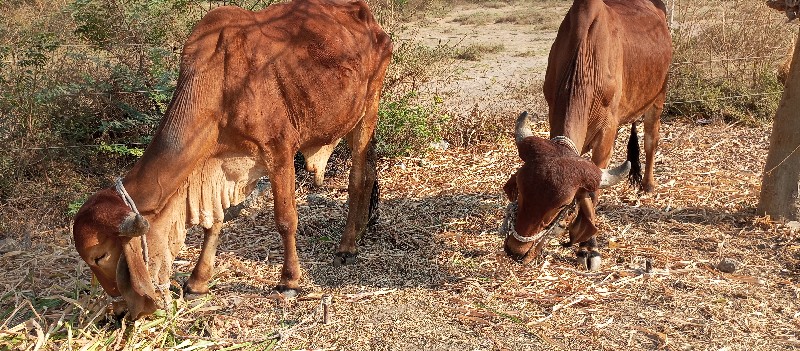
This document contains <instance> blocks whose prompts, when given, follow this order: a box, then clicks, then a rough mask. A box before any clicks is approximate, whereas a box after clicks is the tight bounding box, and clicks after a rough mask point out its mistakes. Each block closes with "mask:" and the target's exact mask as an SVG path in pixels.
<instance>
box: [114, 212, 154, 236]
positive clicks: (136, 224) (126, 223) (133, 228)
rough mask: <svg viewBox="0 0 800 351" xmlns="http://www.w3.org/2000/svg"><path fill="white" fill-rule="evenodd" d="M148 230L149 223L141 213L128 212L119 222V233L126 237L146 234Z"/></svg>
mask: <svg viewBox="0 0 800 351" xmlns="http://www.w3.org/2000/svg"><path fill="white" fill-rule="evenodd" d="M149 230H150V223H148V222H147V220H146V219H144V217H142V215H138V214H136V213H133V212H129V213H128V215H127V216H126V217H125V219H123V220H122V223H120V224H119V235H122V236H127V237H137V236H142V235H145V234H147V232H148V231H149Z"/></svg>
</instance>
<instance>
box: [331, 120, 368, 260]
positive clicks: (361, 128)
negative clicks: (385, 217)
mask: <svg viewBox="0 0 800 351" xmlns="http://www.w3.org/2000/svg"><path fill="white" fill-rule="evenodd" d="M375 122H376V120H375V119H374V118H369V119H368V118H367V117H366V116H365V117H364V118H362V119H361V121H360V122H359V123H358V124H357V125H356V127H355V128H354V129H353V131H351V132H350V134H349V135H348V136H347V141H348V144H349V145H350V149H351V150H352V154H353V156H352V157H353V166H352V168H350V184H349V186H348V188H347V194H348V211H347V224H346V225H345V229H344V233H343V234H342V240H341V242H340V243H339V248H338V250H337V251H336V257H334V260H333V264H334V265H335V266H341V265H345V264H354V263H356V262H357V255H358V249H357V247H356V241H357V240H358V239H359V238H360V237H361V236H362V235H363V234H364V232H365V231H366V230H367V222H368V221H369V217H370V214H369V212H370V209H371V207H373V206H372V205H371V203H376V201H370V200H371V197H372V195H373V194H375V195H376V196H377V191H376V190H377V189H376V187H377V180H376V178H377V177H376V170H375V166H376V163H377V154H376V152H375V143H374V141H373V135H374V131H375Z"/></svg>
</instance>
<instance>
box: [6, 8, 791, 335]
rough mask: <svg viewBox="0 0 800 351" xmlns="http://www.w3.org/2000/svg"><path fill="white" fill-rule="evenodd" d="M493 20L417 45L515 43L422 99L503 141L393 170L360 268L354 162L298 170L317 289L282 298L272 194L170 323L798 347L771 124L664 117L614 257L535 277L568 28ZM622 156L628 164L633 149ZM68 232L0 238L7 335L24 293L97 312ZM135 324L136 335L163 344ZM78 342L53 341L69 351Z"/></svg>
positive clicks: (180, 274)
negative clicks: (763, 203) (433, 99)
mask: <svg viewBox="0 0 800 351" xmlns="http://www.w3.org/2000/svg"><path fill="white" fill-rule="evenodd" d="M556 4H558V3H556ZM543 6H545V5H543ZM566 9H567V5H563V6H561V7H559V6H549V7H547V9H546V10H547V11H552V12H553V13H561V14H563V13H564V12H565V11H566ZM490 10H494V11H499V12H504V13H505V12H508V13H519V12H523V9H522V8H515V7H512V6H500V7H498V8H493V9H479V8H477V7H470V6H469V5H463V6H460V7H457V8H456V9H455V10H454V12H449V13H446V14H443V15H442V16H443V17H441V18H428V19H426V20H420V21H419V22H417V23H416V25H414V26H410V27H409V28H407V29H405V30H404V32H403V35H408V37H415V38H419V39H421V40H423V41H425V42H426V43H429V44H430V45H436V43H437V42H438V40H439V39H440V38H443V39H442V40H452V41H461V43H462V44H461V45H468V44H471V43H475V42H486V43H491V42H495V41H501V42H502V43H503V45H504V49H503V50H502V51H500V52H498V53H494V54H489V55H487V56H486V57H485V58H484V59H482V60H480V61H477V62H472V61H463V62H460V67H461V68H460V71H458V72H453V73H454V74H453V76H452V77H450V79H443V80H440V81H437V82H434V83H431V84H430V85H427V86H426V87H425V88H426V89H428V90H427V92H428V93H432V94H439V95H441V96H444V97H445V101H446V103H447V104H448V106H447V108H448V109H449V110H450V111H452V113H454V114H457V113H468V111H467V110H462V108H466V107H472V106H475V105H479V106H480V108H481V109H483V110H484V111H494V113H497V114H499V115H503V116H505V115H507V123H508V126H507V129H508V131H509V133H508V136H507V138H505V139H503V140H502V141H501V142H498V143H482V144H478V145H474V146H471V147H468V148H449V149H446V150H433V151H431V152H430V153H429V154H427V155H426V156H424V157H421V158H398V159H391V160H382V161H381V162H380V164H379V179H380V184H381V193H382V199H381V200H382V202H381V205H380V211H381V212H380V220H379V222H378V224H377V225H376V226H375V227H374V228H373V229H372V230H371V231H370V232H369V233H368V234H367V235H366V236H365V237H364V238H363V240H362V241H361V243H360V250H361V254H360V256H359V257H360V262H359V264H358V265H354V266H345V267H340V268H335V267H333V266H332V265H331V264H330V262H331V261H332V254H333V252H334V251H335V248H336V243H337V242H338V238H339V235H340V233H341V231H342V229H343V227H344V222H345V213H346V201H347V193H346V183H347V171H346V168H345V167H344V165H341V164H334V165H332V166H331V171H330V176H331V177H330V178H329V179H327V180H326V183H325V186H323V187H321V188H313V187H312V186H311V185H310V184H311V177H310V176H309V175H308V174H304V173H301V176H300V177H299V178H298V181H299V183H298V184H299V186H298V193H297V196H298V205H299V212H300V230H299V233H298V248H299V254H300V259H301V265H302V267H303V269H304V276H303V280H302V288H303V289H304V295H303V296H301V297H300V298H298V299H291V300H283V299H279V298H276V297H275V295H273V294H272V293H271V288H272V287H273V286H274V285H275V284H276V282H277V279H278V275H279V271H280V267H281V262H282V256H281V255H282V252H281V251H282V250H281V244H280V238H279V236H278V235H277V234H276V230H275V228H274V224H273V222H272V214H271V213H272V212H271V210H272V207H271V204H270V203H269V202H270V201H269V199H266V200H264V201H263V204H261V205H258V206H255V207H254V208H250V209H245V210H244V211H243V213H242V216H241V217H239V218H238V219H235V220H233V221H231V222H228V223H227V224H226V227H225V233H224V236H223V239H222V244H221V245H220V248H219V254H218V268H217V270H216V274H215V276H214V278H213V286H212V292H211V294H210V296H209V297H207V298H204V299H199V300H194V301H191V302H185V301H182V300H178V301H176V305H175V306H177V308H178V309H179V310H180V311H182V312H181V313H178V314H176V315H177V317H175V318H173V319H171V320H170V321H169V322H170V323H173V324H174V326H175V330H178V331H179V332H178V333H177V335H178V336H182V337H185V338H186V339H187V340H193V341H197V340H212V341H214V342H216V345H217V346H216V347H214V348H215V349H219V348H220V347H224V346H226V345H228V346H230V345H238V344H240V343H243V342H250V343H251V346H249V348H248V349H266V348H269V347H274V348H276V349H280V350H579V349H580V350H620V349H623V348H625V349H629V350H644V349H669V350H778V349H798V348H800V302H799V301H800V234H798V232H797V226H796V225H795V224H796V223H788V224H782V223H775V222H772V221H770V220H769V219H768V218H760V217H756V216H755V215H754V213H755V205H756V203H757V196H758V192H759V183H760V179H761V172H762V170H763V166H764V160H765V158H766V150H767V147H768V142H769V129H768V128H767V127H741V126H736V125H722V124H710V125H696V124H693V123H690V122H686V121H677V120H676V121H665V123H664V125H663V127H662V141H661V148H660V149H659V153H658V155H657V159H656V179H657V181H658V182H659V184H660V186H659V188H658V189H657V191H656V192H655V193H653V194H647V195H640V194H637V193H636V192H635V191H634V190H633V189H631V188H628V187H627V186H626V185H624V184H623V185H618V186H616V187H614V188H613V189H610V190H609V191H607V192H605V193H603V195H602V197H601V205H600V206H599V209H598V216H599V224H598V226H599V227H600V228H601V230H602V235H601V236H600V238H599V243H600V246H601V248H602V253H603V255H604V256H603V258H604V261H603V266H602V269H601V270H600V271H598V272H593V273H587V272H585V271H583V270H580V269H578V268H577V267H576V265H575V260H574V254H573V252H572V250H570V249H563V248H561V247H560V245H558V243H559V242H560V241H564V240H565V238H552V240H550V244H549V245H548V246H547V247H546V250H545V255H544V256H543V257H542V258H541V259H538V260H536V261H535V262H534V263H532V264H530V265H526V266H522V265H519V264H516V263H514V262H511V261H510V260H509V259H508V258H507V257H506V256H505V255H504V254H503V253H502V250H501V248H502V242H503V237H502V236H501V235H500V234H499V233H498V227H499V225H500V222H501V220H502V217H503V210H504V208H505V206H506V204H507V200H506V199H505V198H504V196H503V195H502V191H501V187H502V185H503V184H504V182H505V181H506V180H507V177H508V176H509V175H510V174H511V173H513V172H514V170H515V169H516V167H518V166H519V165H520V162H519V159H518V156H517V155H516V150H515V149H514V145H513V143H512V135H511V133H510V131H511V125H512V124H513V120H514V118H515V117H516V114H517V113H518V112H519V111H520V110H521V109H537V108H538V109H539V110H537V111H533V112H535V114H536V115H537V116H538V120H537V122H536V123H535V126H534V127H535V131H536V132H539V133H542V134H541V135H546V133H547V127H546V124H545V122H544V119H543V118H544V115H545V114H544V112H545V111H541V108H542V106H543V105H542V103H541V99H542V98H541V96H540V95H539V96H536V95H530V96H526V95H525V94H519V93H517V92H520V91H527V92H535V91H536V90H535V89H531V88H530V87H531V86H532V85H534V84H536V82H537V81H538V80H541V79H542V78H543V75H544V68H545V67H546V54H547V51H548V50H549V45H550V43H551V42H552V39H553V38H554V33H555V28H554V27H553V25H552V24H548V23H544V24H541V23H540V22H536V23H534V24H502V25H501V24H495V23H485V24H464V23H461V22H454V21H453V20H454V19H456V18H461V17H463V16H467V15H470V14H472V13H474V12H480V11H490ZM525 11H527V10H525ZM543 11H544V10H543ZM493 13H494V12H493ZM485 16H488V15H482V16H478V17H485ZM491 16H499V15H496V14H493V15H491ZM558 16H559V17H560V16H561V15H560V14H559V15H558ZM556 25H557V23H556ZM401 37H402V36H401ZM538 94H541V93H540V92H539V93H538ZM504 96H508V97H509V98H504ZM622 134H623V135H626V134H627V130H624V132H623V133H622ZM618 144H619V145H618V150H617V151H616V152H615V155H616V156H615V158H616V159H620V158H621V157H622V156H621V155H622V154H623V152H622V149H621V148H622V144H624V142H622V141H621V140H620V141H618ZM70 236H71V235H70V233H69V229H68V228H58V229H54V230H52V231H50V232H43V233H37V235H33V236H32V238H31V240H30V241H26V242H14V241H7V242H3V243H0V265H1V266H3V267H4V269H9V267H11V268H10V269H11V270H14V271H16V272H18V273H19V274H14V275H10V274H3V275H2V281H0V285H1V286H3V287H5V288H8V289H9V290H8V291H9V293H3V301H2V303H3V306H8V305H9V304H10V305H12V306H13V305H15V303H16V304H17V305H18V306H21V307H20V310H19V311H20V312H19V313H18V314H17V316H16V317H15V316H12V318H10V319H9V320H7V321H0V323H5V324H4V325H0V330H2V328H10V327H12V326H14V325H15V324H17V323H21V322H24V321H25V320H26V318H33V317H36V316H33V315H32V314H31V313H25V306H23V304H22V303H21V302H20V301H24V300H25V299H24V297H25V296H34V297H35V298H34V299H29V300H36V301H37V302H39V303H42V304H45V305H46V303H48V301H54V302H53V304H54V306H63V302H64V301H67V302H68V303H69V306H70V307H69V310H70V311H73V312H71V313H81V315H82V316H84V317H82V318H84V319H86V320H88V319H90V318H91V317H92V316H93V315H95V314H96V313H98V312H96V311H100V310H102V308H98V306H103V305H104V304H105V303H106V299H105V297H104V296H103V295H102V294H101V293H97V292H95V293H93V294H90V295H85V294H84V295H79V296H80V298H79V299H78V300H77V301H76V300H72V301H69V298H67V297H66V296H75V292H78V291H81V290H85V289H90V290H92V289H94V290H93V291H96V289H97V288H96V287H95V288H91V287H90V285H91V284H90V282H89V280H90V275H89V270H88V268H87V267H86V266H85V264H83V263H82V262H81V261H80V259H79V258H78V256H77V254H76V253H75V252H74V248H73V247H72V243H71V238H70ZM200 243H201V237H200V233H199V232H197V231H192V232H190V234H189V236H188V242H187V248H186V250H185V251H184V253H183V254H182V255H181V257H180V258H179V259H178V260H177V261H176V263H175V269H176V272H177V273H176V279H175V281H176V283H177V284H176V286H175V291H176V292H177V291H178V290H177V286H179V284H180V283H181V282H182V281H183V280H184V279H185V278H186V276H187V274H188V272H190V270H191V268H192V265H193V263H192V262H194V260H195V259H196V257H197V255H198V253H199V244H200ZM4 245H5V246H4ZM724 259H727V260H733V261H735V266H736V270H735V272H733V273H723V272H721V271H720V270H718V269H717V266H718V264H719V263H720V262H721V261H722V260H724ZM648 266H651V267H652V268H651V269H647V267H648ZM65 267H66V269H65ZM323 294H330V295H332V297H333V303H332V306H331V308H330V311H329V315H330V323H328V324H324V323H323V321H322V318H323V316H322V308H321V306H320V297H321V296H322V295H323ZM78 310H80V311H81V312H74V311H78ZM65 314H66V313H65V311H64V310H63V309H61V308H60V307H59V308H53V309H51V310H48V311H45V312H44V313H42V314H41V316H38V318H39V319H38V320H46V321H49V323H52V324H53V325H55V324H56V321H58V319H59V317H60V316H62V318H63V316H64V315H65ZM95 317H97V316H95ZM34 319H36V318H34ZM99 319H102V318H99ZM145 323H146V322H145ZM112 324H113V323H112ZM139 326H141V324H140V325H139ZM100 327H101V328H102V327H104V326H102V325H101V326H100ZM34 329H35V328H34V327H31V335H36V333H34ZM40 329H43V330H46V329H47V328H46V326H45V327H44V328H40ZM141 330H142V332H141V333H142V334H141V336H142V338H148V337H155V336H156V335H152V334H155V333H158V332H155V331H153V330H154V329H148V328H146V327H143V328H141ZM71 338H72V339H70V340H73V341H72V342H70V343H68V344H69V345H68V346H69V349H79V348H81V347H82V346H84V345H89V344H91V343H92V342H94V341H95V340H94V339H93V336H92V335H91V334H88V333H87V334H84V335H80V334H76V335H74V336H72V337H71ZM112 343H113V340H111V341H110V342H109V344H112ZM64 344H66V343H64ZM64 344H61V345H56V346H53V345H51V347H56V348H57V347H59V346H60V347H62V348H63V349H67V347H65V346H64ZM26 345H27V344H26ZM220 345H221V346H220ZM26 347H27V346H26ZM128 347H130V348H136V345H131V344H129V345H128ZM0 349H3V346H2V345H0ZM22 349H25V347H23V348H22ZM29 349H30V348H29Z"/></svg>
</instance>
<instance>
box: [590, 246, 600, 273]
mask: <svg viewBox="0 0 800 351" xmlns="http://www.w3.org/2000/svg"><path fill="white" fill-rule="evenodd" d="M602 261H603V260H602V259H601V258H600V253H599V252H597V251H589V255H588V257H587V259H586V269H587V270H588V271H590V272H593V271H598V270H600V265H601V264H602Z"/></svg>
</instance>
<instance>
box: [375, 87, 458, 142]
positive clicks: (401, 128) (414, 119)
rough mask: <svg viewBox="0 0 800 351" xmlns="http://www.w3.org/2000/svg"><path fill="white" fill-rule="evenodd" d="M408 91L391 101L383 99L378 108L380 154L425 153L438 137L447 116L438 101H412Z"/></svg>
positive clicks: (438, 139) (411, 95)
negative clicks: (441, 110) (440, 111)
mask: <svg viewBox="0 0 800 351" xmlns="http://www.w3.org/2000/svg"><path fill="white" fill-rule="evenodd" d="M414 98H415V95H414V94H413V93H410V94H408V95H406V96H404V97H402V98H400V99H397V100H394V101H382V102H381V106H380V109H379V110H378V128H377V131H376V141H377V142H376V146H377V149H378V154H379V155H381V156H383V157H396V156H410V155H412V154H417V153H421V152H424V151H425V150H427V149H428V147H429V146H430V144H431V143H433V142H438V141H440V140H441V134H442V127H443V126H444V125H445V124H446V123H447V116H445V115H442V114H440V113H439V108H438V105H439V103H441V100H434V101H433V102H423V103H422V104H419V105H418V104H415V103H414V100H415V99H414Z"/></svg>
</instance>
